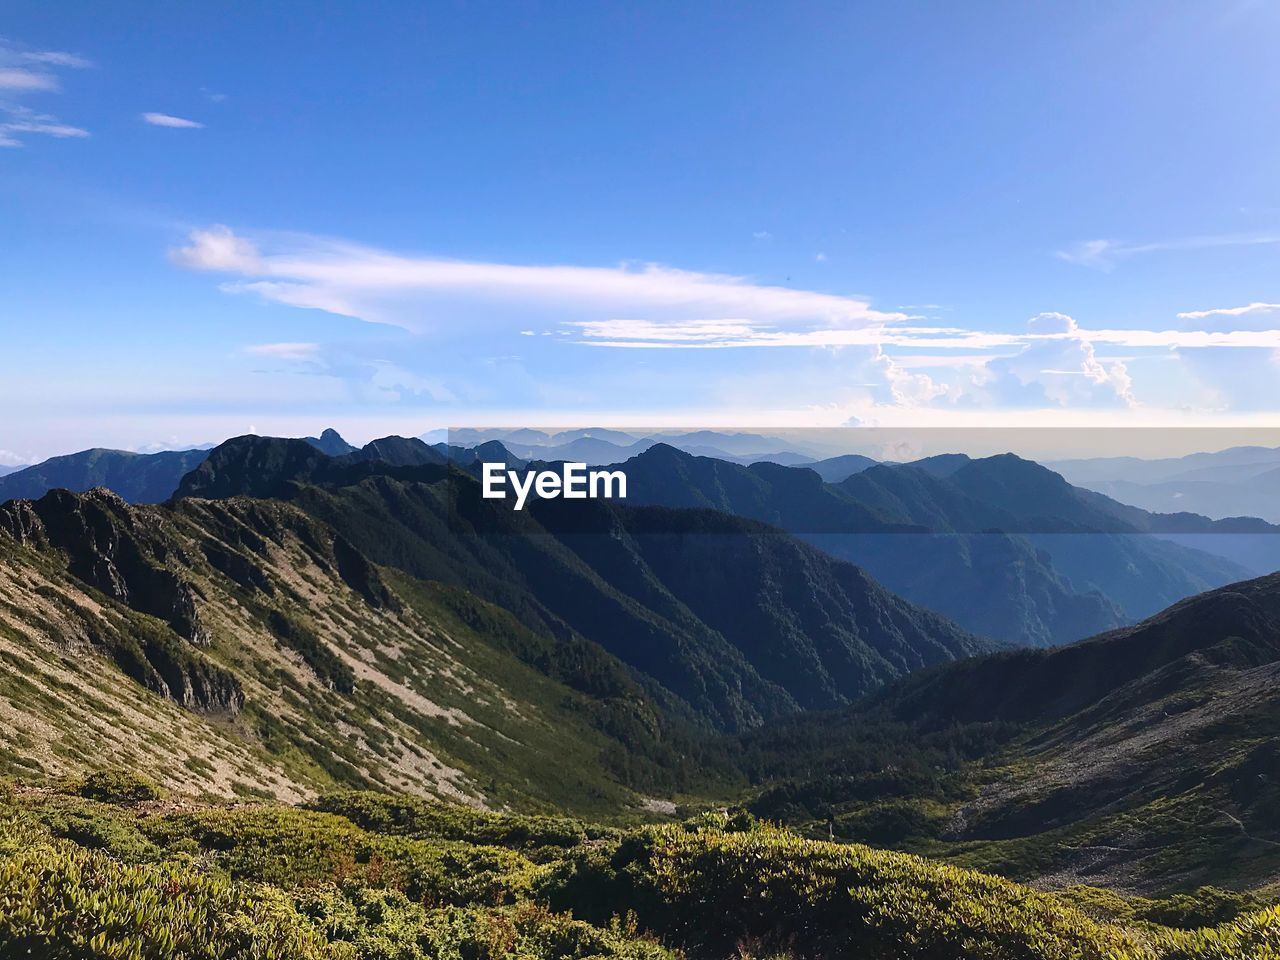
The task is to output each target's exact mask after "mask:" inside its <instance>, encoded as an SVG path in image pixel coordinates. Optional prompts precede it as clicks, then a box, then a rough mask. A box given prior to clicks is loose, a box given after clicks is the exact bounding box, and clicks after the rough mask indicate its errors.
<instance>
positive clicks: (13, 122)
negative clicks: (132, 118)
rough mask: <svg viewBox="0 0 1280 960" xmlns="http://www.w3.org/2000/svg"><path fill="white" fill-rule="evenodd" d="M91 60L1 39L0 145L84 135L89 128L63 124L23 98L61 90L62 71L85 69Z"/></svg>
mask: <svg viewBox="0 0 1280 960" xmlns="http://www.w3.org/2000/svg"><path fill="white" fill-rule="evenodd" d="M91 66H93V64H92V62H90V61H89V60H86V59H85V58H84V57H81V56H79V55H77V54H74V53H67V52H65V51H62V50H30V49H27V48H24V47H22V46H20V45H18V44H15V43H12V42H10V41H8V40H4V39H0V147H20V146H22V145H23V143H24V142H25V141H26V138H27V137H28V136H47V137H55V138H58V139H67V138H83V137H87V136H89V131H87V130H85V129H83V128H82V127H78V126H74V125H72V124H69V123H64V122H63V121H62V120H60V119H58V118H57V117H56V116H54V115H53V114H51V113H46V112H43V111H39V110H36V109H34V108H33V107H31V106H29V105H28V104H27V103H25V102H24V100H25V99H26V98H27V97H31V96H40V95H48V94H54V93H57V92H58V91H60V90H61V89H62V82H61V78H60V75H59V72H58V71H60V70H82V69H86V68H88V67H91Z"/></svg>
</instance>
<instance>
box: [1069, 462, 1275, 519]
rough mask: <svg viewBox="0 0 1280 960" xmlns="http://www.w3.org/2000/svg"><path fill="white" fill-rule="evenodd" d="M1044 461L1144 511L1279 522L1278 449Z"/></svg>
mask: <svg viewBox="0 0 1280 960" xmlns="http://www.w3.org/2000/svg"><path fill="white" fill-rule="evenodd" d="M1050 466H1052V467H1053V468H1054V469H1055V470H1058V471H1059V472H1060V473H1062V474H1063V476H1065V477H1067V478H1068V479H1070V480H1071V481H1072V482H1073V483H1078V484H1080V485H1081V486H1084V487H1087V488H1088V489H1090V490H1096V491H1098V492H1099V493H1104V494H1107V495H1108V496H1111V497H1115V498H1117V499H1119V500H1123V501H1124V502H1125V503H1131V504H1134V505H1135V506H1139V507H1144V508H1146V509H1148V510H1160V511H1174V510H1183V511H1191V512H1195V513H1202V514H1204V515H1206V516H1209V517H1217V518H1222V517H1261V518H1263V519H1264V520H1269V521H1271V522H1273V523H1274V522H1280V508H1277V506H1276V504H1277V502H1280V499H1278V498H1280V448H1274V447H1257V446H1252V447H1230V448H1228V449H1226V450H1220V451H1218V452H1216V453H1195V454H1190V455H1188V456H1185V457H1176V458H1165V459H1158V460H1141V459H1138V458H1136V457H1104V458H1097V459H1086V460H1066V461H1062V462H1060V463H1054V464H1050Z"/></svg>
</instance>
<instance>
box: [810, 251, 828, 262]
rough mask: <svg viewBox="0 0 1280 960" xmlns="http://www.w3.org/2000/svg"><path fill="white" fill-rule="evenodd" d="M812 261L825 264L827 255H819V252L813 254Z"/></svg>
mask: <svg viewBox="0 0 1280 960" xmlns="http://www.w3.org/2000/svg"><path fill="white" fill-rule="evenodd" d="M813 259H814V260H816V261H818V263H826V262H827V255H826V254H825V253H821V252H819V253H815V254H814V255H813Z"/></svg>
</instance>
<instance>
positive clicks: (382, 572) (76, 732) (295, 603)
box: [0, 441, 711, 813]
mask: <svg viewBox="0 0 1280 960" xmlns="http://www.w3.org/2000/svg"><path fill="white" fill-rule="evenodd" d="M291 442H292V443H298V444H302V445H303V446H307V444H306V443H305V441H291ZM0 597H3V598H4V602H3V604H0V651H2V652H3V657H2V658H0V703H2V704H3V708H4V711H5V716H6V718H7V719H6V722H5V724H4V725H3V727H2V728H0V745H2V749H0V765H3V768H4V770H5V772H6V773H9V774H13V773H17V774H19V775H22V776H27V777H31V776H43V777H53V776H58V775H61V774H63V773H82V772H84V771H85V770H93V769H101V768H103V767H104V766H112V767H117V768H118V767H120V766H127V767H129V768H130V769H133V770H139V771H143V770H145V771H148V772H150V773H151V774H152V775H153V776H156V777H157V778H159V779H160V780H161V781H162V782H163V783H165V784H166V785H168V786H171V787H175V788H179V789H183V790H187V791H191V792H195V793H201V792H208V793H211V794H216V795H221V796H226V797H231V796H236V795H239V796H275V797H277V798H280V799H284V800H290V799H295V800H296V799H299V798H303V797H306V796H309V795H312V794H313V793H314V792H315V791H317V790H321V789H333V788H334V787H336V786H343V787H362V788H373V787H376V788H381V789H394V790H400V791H407V792H411V793H417V794H432V795H436V796H446V797H452V798H455V799H459V800H462V801H465V802H468V803H471V804H496V805H500V804H507V803H514V804H517V805H520V806H523V807H526V808H527V807H529V806H533V807H535V808H537V807H539V806H546V805H548V804H554V805H555V806H557V807H559V808H562V809H587V808H591V807H595V808H596V809H598V810H601V811H606V812H614V813H616V812H618V811H621V810H624V809H626V808H627V807H628V806H635V805H637V804H638V803H639V800H638V798H637V797H636V795H635V794H634V793H633V792H632V788H633V787H634V788H646V787H647V788H649V789H654V788H655V787H656V788H657V789H661V790H674V789H683V788H687V787H688V785H689V784H690V782H691V781H692V779H693V778H694V777H695V775H696V776H698V777H701V776H704V774H702V773H697V771H698V770H699V768H702V769H704V770H709V769H711V767H709V766H708V762H707V761H700V760H699V756H700V754H699V751H698V749H697V747H696V746H695V745H693V744H692V742H691V740H690V739H689V738H690V736H691V733H692V730H693V729H694V726H693V724H692V721H691V720H687V719H684V717H685V715H686V714H687V710H682V708H681V707H680V706H679V705H678V704H675V703H674V701H673V700H672V698H670V697H669V696H666V698H665V700H664V699H663V695H662V694H661V693H660V692H659V693H658V694H657V695H655V694H654V693H653V692H651V690H650V688H652V687H653V686H654V685H653V684H652V683H651V682H649V681H647V680H646V679H645V678H643V677H641V676H639V675H638V674H636V673H635V672H634V671H632V670H631V669H629V668H627V667H626V666H624V665H623V664H621V663H620V662H619V661H617V660H616V659H615V658H612V657H610V656H609V655H608V654H606V653H605V652H604V651H603V650H601V649H600V648H599V647H598V646H596V645H593V644H589V643H587V642H585V641H582V640H575V639H573V638H567V637H566V638H561V639H556V638H554V637H550V636H547V635H545V634H540V633H535V632H533V631H531V630H529V629H528V628H526V627H524V626H522V625H521V624H520V623H518V622H517V621H516V620H515V619H514V618H513V617H512V616H511V615H510V614H509V613H507V612H505V611H503V610H502V609H500V608H498V607H496V606H493V605H490V604H487V603H485V602H483V601H481V600H479V599H477V598H476V597H475V596H474V595H472V594H469V593H467V592H465V591H463V590H459V589H457V588H454V587H450V586H447V585H444V584H441V583H438V582H437V583H427V582H423V581H418V580H414V579H413V578H411V577H409V576H406V575H404V574H401V573H399V572H397V571H395V570H390V569H382V568H378V567H376V566H374V565H372V564H370V563H369V562H368V561H367V560H366V559H365V558H364V557H363V556H362V555H361V554H360V552H359V551H358V550H356V548H355V547H353V546H352V544H351V543H350V542H349V541H347V540H346V539H345V538H343V537H342V536H340V535H338V534H336V533H335V532H334V531H333V530H332V529H331V528H329V527H327V526H325V525H324V524H322V523H318V522H317V521H315V520H314V519H312V518H310V517H308V516H306V514H304V513H303V512H302V511H300V510H298V509H297V508H295V507H292V506H290V505H287V504H284V503H280V502H276V501H265V500H253V499H247V498H240V499H236V500H220V501H210V500H202V501H196V500H181V501H177V502H175V503H173V504H171V505H168V506H160V507H136V506H130V505H128V504H126V503H125V502H124V501H123V500H122V499H121V498H119V497H118V496H116V495H115V494H113V493H111V492H110V491H106V490H101V489H99V490H93V491H90V492H88V493H84V494H73V493H69V492H67V491H54V492H52V493H49V494H47V495H46V496H45V497H43V498H42V499H40V500H38V501H25V500H17V501H12V502H10V503H7V504H5V505H4V506H3V507H0ZM161 732H162V733H161ZM569 757H574V758H575V759H572V760H570V759H568V758H569ZM565 763H568V766H569V769H565V768H563V766H562V765H563V764H565ZM549 771H554V774H553V775H552V774H550V773H549ZM629 785H630V786H629Z"/></svg>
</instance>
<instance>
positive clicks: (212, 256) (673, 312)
mask: <svg viewBox="0 0 1280 960" xmlns="http://www.w3.org/2000/svg"><path fill="white" fill-rule="evenodd" d="M261 244H265V245H266V246H267V248H268V249H266V250H265V251H264V250H262V249H260V244H259V243H255V242H253V241H251V240H249V239H247V238H244V237H241V236H238V235H237V234H235V233H234V232H232V231H231V230H230V229H228V228H227V227H224V226H215V227H211V228H208V229H205V230H196V231H194V232H192V234H191V237H190V243H189V244H188V245H187V246H185V247H182V248H180V249H178V250H175V251H174V252H173V258H174V260H175V261H176V262H177V263H179V264H182V265H183V266H187V267H191V268H193V269H199V270H211V271H217V272H222V273H235V274H240V275H241V276H242V277H245V278H246V279H245V280H243V281H239V282H237V283H235V284H234V285H233V286H230V287H227V288H226V289H228V290H230V291H232V292H243V291H250V292H254V293H257V294H259V295H261V296H263V297H265V298H267V299H270V300H275V301H278V302H282V303H287V304H291V305H294V306H308V307H315V308H318V309H324V310H329V311H330V312H333V313H339V314H342V315H344V316H356V317H359V318H360V319H363V320H368V321H370V322H375V323H389V324H394V325H397V326H401V327H404V328H406V329H409V330H418V331H424V332H425V331H430V332H433V333H438V332H441V331H444V330H446V329H448V328H450V327H452V328H454V329H456V330H461V331H463V332H471V331H472V330H473V329H474V324H475V323H476V322H477V321H479V320H483V321H484V322H488V323H492V322H502V320H503V319H506V318H509V317H510V310H511V307H512V305H516V306H517V307H518V308H519V310H520V312H521V314H522V317H521V319H523V320H525V321H526V325H527V321H528V320H529V319H532V318H533V315H534V314H537V313H538V312H539V311H541V312H545V313H547V315H548V317H555V318H565V317H566V316H568V317H572V316H573V315H574V314H577V315H578V316H580V317H582V320H581V321H574V320H569V321H567V322H592V321H594V320H595V319H597V318H600V317H610V316H615V317H616V316H619V315H623V316H625V315H636V314H644V315H648V316H649V319H646V320H643V321H636V322H638V323H641V324H650V325H653V326H654V327H655V328H657V329H670V330H671V331H673V336H675V337H677V338H679V337H681V336H682V333H681V330H682V328H683V327H684V325H686V324H689V323H693V324H695V325H701V324H708V323H710V324H713V325H716V324H719V325H721V332H722V333H730V334H731V333H735V332H736V333H740V334H743V335H745V334H746V333H747V332H748V327H747V326H744V324H759V323H764V324H768V325H769V326H770V327H772V328H776V329H796V328H818V329H824V330H856V329H861V328H868V327H883V326H885V325H888V324H893V323H895V322H899V321H903V320H905V319H907V318H906V315H905V314H901V313H893V312H885V311H881V310H876V309H874V308H873V307H872V306H871V305H870V304H869V303H868V302H867V301H866V300H864V299H860V298H857V297H848V296H840V295H837V294H830V293H823V292H819V291H813V290H800V289H795V288H791V287H781V286H776V285H770V284H759V283H756V282H754V281H752V280H751V279H749V278H747V277H740V276H732V275H726V274H713V273H702V272H697V271H690V270H680V269H676V268H674V267H668V266H663V265H660V264H653V263H644V264H621V265H619V266H615V267H594V266H590V267H583V266H566V265H523V264H507V263H486V262H476V261H460V260H447V259H442V258H436V257H423V256H404V255H399V254H393V253H388V252H385V251H381V250H376V249H371V248H368V247H361V246H357V245H354V244H349V243H342V242H339V241H333V240H325V239H321V238H317V237H305V236H303V237H299V236H277V237H271V236H268V237H266V238H263V240H262V241H261ZM744 316H745V317H750V318H751V320H750V321H738V320H735V319H733V318H737V317H744ZM620 322H624V323H625V322H628V321H620Z"/></svg>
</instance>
